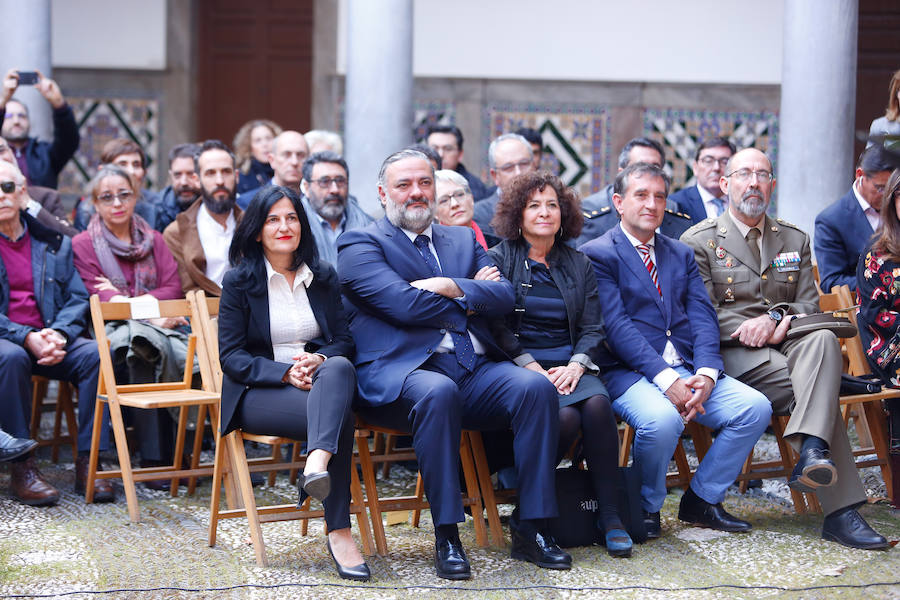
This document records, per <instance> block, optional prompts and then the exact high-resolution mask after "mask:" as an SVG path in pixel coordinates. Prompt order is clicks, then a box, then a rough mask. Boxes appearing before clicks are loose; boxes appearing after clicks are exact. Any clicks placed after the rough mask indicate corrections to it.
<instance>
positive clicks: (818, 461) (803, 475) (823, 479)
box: [788, 448, 837, 493]
mask: <svg viewBox="0 0 900 600" xmlns="http://www.w3.org/2000/svg"><path fill="white" fill-rule="evenodd" d="M836 481H837V469H835V468H834V463H833V462H831V453H830V452H829V451H828V450H824V449H820V448H810V449H809V450H807V451H805V452H803V453H802V454H800V460H798V461H797V465H796V466H795V467H794V470H793V471H792V472H791V478H790V479H789V480H788V485H789V486H790V487H791V489H793V490H797V491H798V492H805V493H811V492H815V491H816V489H817V488H820V487H823V486H828V485H832V484H833V483H834V482H836Z"/></svg>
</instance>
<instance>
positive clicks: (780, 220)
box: [775, 217, 803, 231]
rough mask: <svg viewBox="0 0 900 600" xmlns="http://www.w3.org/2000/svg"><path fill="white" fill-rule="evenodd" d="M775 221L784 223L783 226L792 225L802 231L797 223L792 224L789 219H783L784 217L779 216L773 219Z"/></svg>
mask: <svg viewBox="0 0 900 600" xmlns="http://www.w3.org/2000/svg"><path fill="white" fill-rule="evenodd" d="M775 221H776V222H777V223H779V224H781V225H784V226H785V227H793V228H794V229H796V230H798V231H803V230H802V229H800V227H799V226H798V225H794V224H793V223H791V222H790V221H785V220H784V219H782V218H780V217H779V218H777V219H775Z"/></svg>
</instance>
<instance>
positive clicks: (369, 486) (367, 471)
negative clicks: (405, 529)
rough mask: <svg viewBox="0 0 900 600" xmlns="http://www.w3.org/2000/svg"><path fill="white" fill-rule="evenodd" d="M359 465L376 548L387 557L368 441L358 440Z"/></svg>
mask: <svg viewBox="0 0 900 600" xmlns="http://www.w3.org/2000/svg"><path fill="white" fill-rule="evenodd" d="M356 448H357V451H358V452H359V464H360V466H361V467H362V473H363V481H364V482H365V485H366V504H367V505H368V506H369V516H370V518H371V520H372V532H373V534H374V535H375V548H376V551H377V552H378V554H379V555H380V556H385V555H387V538H386V537H385V535H384V522H383V521H382V520H381V506H380V504H379V502H378V488H376V487H375V467H374V466H373V465H372V456H371V455H370V454H369V443H368V441H367V440H363V439H357V444H356Z"/></svg>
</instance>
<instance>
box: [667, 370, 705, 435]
mask: <svg viewBox="0 0 900 600" xmlns="http://www.w3.org/2000/svg"><path fill="white" fill-rule="evenodd" d="M715 385H716V382H715V381H713V380H712V379H710V378H709V377H707V376H706V375H691V376H690V377H688V378H687V379H685V378H683V377H679V378H678V379H676V380H675V383H673V384H672V385H670V386H669V389H667V390H666V392H665V393H666V397H668V398H669V401H670V402H671V403H672V404H673V405H674V406H675V408H676V409H678V413H679V414H680V415H681V418H682V419H684V422H685V423H687V422H688V421H690V420H691V419H693V418H694V417H695V416H696V415H697V413H700V414H701V415H704V414H706V409H705V408H703V403H704V402H706V399H707V398H709V395H710V394H711V393H712V389H713V386H715Z"/></svg>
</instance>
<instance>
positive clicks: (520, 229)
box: [519, 227, 522, 237]
mask: <svg viewBox="0 0 900 600" xmlns="http://www.w3.org/2000/svg"><path fill="white" fill-rule="evenodd" d="M519 237H522V228H521V227H519Z"/></svg>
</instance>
